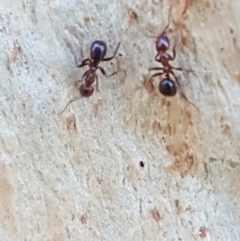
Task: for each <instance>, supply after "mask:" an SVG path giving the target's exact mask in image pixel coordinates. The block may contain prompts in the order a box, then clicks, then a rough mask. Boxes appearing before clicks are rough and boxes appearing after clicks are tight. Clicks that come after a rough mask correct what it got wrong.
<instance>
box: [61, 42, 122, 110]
mask: <svg viewBox="0 0 240 241" xmlns="http://www.w3.org/2000/svg"><path fill="white" fill-rule="evenodd" d="M120 43H121V42H119V43H118V45H117V48H116V49H115V52H114V54H113V56H111V57H108V58H105V56H106V53H107V45H106V43H105V42H104V41H101V40H96V41H94V42H93V43H92V45H91V47H90V58H86V59H84V60H82V62H81V64H77V60H76V58H75V62H76V66H77V67H78V68H82V67H83V66H86V65H87V66H88V68H89V69H88V70H87V71H85V73H84V74H83V76H82V78H81V79H80V80H78V81H77V83H81V84H80V86H79V87H78V90H79V93H80V96H79V97H76V98H74V99H72V100H70V101H69V102H68V104H67V105H66V107H65V108H64V109H63V110H62V111H61V112H60V113H59V114H61V113H62V112H64V111H65V110H66V109H67V107H68V106H69V104H70V103H72V102H74V101H76V100H79V99H80V98H82V97H86V98H88V97H90V96H91V95H92V94H93V92H94V87H93V84H94V82H95V81H96V90H97V92H99V89H98V76H97V74H96V71H97V70H98V69H99V70H100V71H101V73H102V74H103V75H104V76H105V77H111V76H113V75H115V74H116V73H117V71H115V72H114V73H112V74H110V75H107V74H106V72H105V70H104V69H103V68H102V67H100V66H99V64H100V62H101V61H110V60H112V59H113V58H114V57H115V56H116V54H117V51H118V49H119V46H120ZM83 81H84V83H82V82H83Z"/></svg>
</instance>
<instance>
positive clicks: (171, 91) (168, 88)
mask: <svg viewBox="0 0 240 241" xmlns="http://www.w3.org/2000/svg"><path fill="white" fill-rule="evenodd" d="M158 89H159V91H160V93H161V94H162V95H164V96H167V97H171V96H174V95H176V93H177V87H176V84H175V82H174V81H173V80H171V79H170V78H168V77H167V78H165V79H163V80H161V82H160V83H159V86H158Z"/></svg>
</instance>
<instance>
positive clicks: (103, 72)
mask: <svg viewBox="0 0 240 241" xmlns="http://www.w3.org/2000/svg"><path fill="white" fill-rule="evenodd" d="M98 69H100V71H101V72H102V74H103V75H104V76H105V77H107V78H109V77H112V76H113V75H115V74H116V73H117V71H115V72H113V73H112V74H110V75H107V74H106V72H105V70H104V69H103V68H102V67H98Z"/></svg>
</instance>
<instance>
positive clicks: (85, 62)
mask: <svg viewBox="0 0 240 241" xmlns="http://www.w3.org/2000/svg"><path fill="white" fill-rule="evenodd" d="M75 63H76V66H77V67H78V68H81V67H83V66H85V65H88V64H89V63H90V59H89V58H87V59H84V60H83V61H82V63H81V64H78V63H77V58H76V57H75Z"/></svg>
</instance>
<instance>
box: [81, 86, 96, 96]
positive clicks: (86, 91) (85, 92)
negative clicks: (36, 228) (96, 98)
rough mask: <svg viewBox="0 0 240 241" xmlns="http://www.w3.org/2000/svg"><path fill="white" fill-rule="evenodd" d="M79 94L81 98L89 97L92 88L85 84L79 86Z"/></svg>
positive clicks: (92, 90)
mask: <svg viewBox="0 0 240 241" xmlns="http://www.w3.org/2000/svg"><path fill="white" fill-rule="evenodd" d="M79 92H80V95H81V96H82V97H90V96H91V95H92V94H93V92H94V87H93V86H92V85H90V86H86V85H85V84H81V86H80V88H79Z"/></svg>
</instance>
